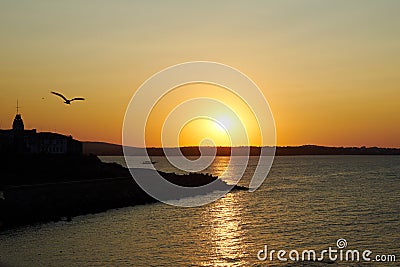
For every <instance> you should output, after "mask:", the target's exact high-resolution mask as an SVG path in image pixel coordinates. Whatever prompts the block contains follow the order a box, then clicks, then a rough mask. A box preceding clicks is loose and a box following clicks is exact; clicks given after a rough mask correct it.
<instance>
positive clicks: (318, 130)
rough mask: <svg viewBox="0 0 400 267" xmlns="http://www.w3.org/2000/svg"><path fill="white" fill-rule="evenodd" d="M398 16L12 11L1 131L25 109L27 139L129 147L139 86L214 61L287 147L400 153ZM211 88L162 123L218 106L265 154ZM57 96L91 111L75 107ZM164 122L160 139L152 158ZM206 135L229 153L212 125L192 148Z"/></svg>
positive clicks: (321, 9)
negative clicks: (244, 83) (256, 92)
mask: <svg viewBox="0 0 400 267" xmlns="http://www.w3.org/2000/svg"><path fill="white" fill-rule="evenodd" d="M399 8H400V2H398V1H389V0H387V1H385V0H384V1H362V3H361V1H330V2H326V1H324V2H321V1H252V2H251V3H246V2H245V1H240V2H236V1H226V2H224V1H217V2H215V1H201V2H198V3H196V2H187V1H168V2H167V1H159V2H157V1H154V2H148V3H146V2H145V1H142V2H134V1H116V2H102V1H64V2H61V1H58V2H55V1H40V2H34V1H2V2H1V3H0V34H1V36H2V37H1V38H2V42H1V43H0V47H1V49H0V62H1V65H0V77H1V79H0V92H1V93H0V128H10V127H11V124H12V120H13V117H14V115H15V105H16V103H15V102H16V100H17V99H19V102H20V105H21V107H22V109H21V113H22V116H23V119H24V122H25V125H26V127H27V128H37V129H38V130H39V131H56V132H60V133H64V134H72V135H73V136H74V137H75V138H77V139H80V140H91V141H107V142H111V143H121V133H122V122H123V118H124V113H125V110H126V107H127V105H128V103H129V100H130V98H131V97H132V96H133V94H134V92H135V90H136V89H137V88H138V87H139V86H140V84H141V83H143V82H144V81H145V80H146V79H147V78H149V77H150V76H151V75H153V74H154V73H156V72H158V71H160V70H162V69H163V68H166V67H168V66H171V65H175V64H178V63H182V62H186V61H195V60H207V61H215V62H220V63H223V64H227V65H230V66H232V67H234V68H237V69H239V70H240V71H242V72H243V73H245V74H246V75H248V76H249V77H250V78H251V79H252V80H253V81H254V82H255V83H256V84H257V85H258V86H259V87H260V89H261V90H262V92H263V94H264V95H265V97H266V98H267V100H268V101H269V104H270V107H271V110H272V112H273V115H274V118H275V122H276V131H277V145H301V144H318V145H330V146H363V145H365V146H381V147H400V138H399V136H400V105H399V104H398V103H399V100H400V89H399V84H400V71H399V70H400V53H399V48H400V18H399V16H398V14H397V13H398V10H399ZM206 87H207V86H205V87H200V86H197V87H193V88H190V86H188V87H187V88H181V89H182V90H181V91H180V93H176V92H175V94H174V93H171V95H169V96H166V98H165V99H163V102H162V105H161V106H160V107H159V108H158V109H157V110H158V112H160V113H159V114H161V115H162V114H164V113H165V112H167V111H168V108H173V106H174V103H176V101H178V100H182V101H184V99H185V98H190V97H194V96H205V95H206V94H208V93H210V94H214V95H213V97H216V98H221V99H223V100H225V101H226V102H228V103H229V104H230V105H232V106H234V107H236V108H238V110H239V111H238V113H240V114H239V115H240V116H241V117H242V120H243V121H244V123H245V124H246V127H248V128H249V129H248V130H249V136H250V137H251V144H258V142H259V141H257V131H255V130H254V122H253V121H252V119H251V116H250V115H249V114H248V113H247V111H246V109H245V108H243V107H241V104H240V103H239V102H238V100H237V99H234V98H233V97H232V96H231V95H228V94H226V92H225V93H223V92H221V91H218V89H215V88H214V89H210V88H208V89H207V88H206ZM185 89H186V91H185ZM52 90H56V91H60V92H63V93H65V94H66V95H67V96H70V97H74V96H83V97H85V98H86V99H87V101H85V102H82V103H73V105H71V106H66V105H64V104H62V102H61V101H60V100H59V99H57V98H56V97H55V96H52V95H50V91H52ZM160 103H161V102H160ZM157 110H155V112H156V111H157ZM161 115H154V114H153V119H152V120H151V121H150V122H149V126H148V127H150V129H153V130H152V131H151V132H150V134H149V135H148V136H146V137H147V139H148V143H149V144H151V145H154V146H157V145H158V144H159V136H158V135H157V133H158V131H157V127H160V125H161V123H162V119H161V118H162V116H161ZM201 125H203V126H201ZM152 127H153V128H152ZM199 127H202V128H204V129H203V131H201V132H199V130H198V128H199ZM200 133H201V134H203V135H211V136H214V138H216V139H218V140H219V141H218V143H219V144H225V143H226V142H227V141H226V140H227V139H226V136H225V137H224V134H223V133H222V134H221V133H219V132H218V128H217V127H215V125H212V123H211V124H210V122H194V123H193V124H192V125H187V127H185V128H184V129H183V130H182V132H181V136H179V141H180V144H181V145H196V144H197V143H198V141H199V140H200V139H201V138H202V136H200Z"/></svg>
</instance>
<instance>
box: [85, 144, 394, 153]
mask: <svg viewBox="0 0 400 267" xmlns="http://www.w3.org/2000/svg"><path fill="white" fill-rule="evenodd" d="M233 149H234V150H235V154H238V155H246V154H247V152H246V150H247V148H245V147H235V148H233ZM167 150H168V151H169V152H170V153H171V154H172V155H178V153H177V150H176V149H174V148H167ZM180 150H181V152H182V154H184V155H185V156H200V151H199V148H198V147H182V148H180ZM260 150H261V148H260V147H250V155H252V156H258V155H259V154H260ZM204 151H205V154H206V155H213V149H212V148H210V147H205V148H204ZM147 152H148V154H149V155H150V156H163V155H164V152H163V149H162V148H148V149H147ZM83 153H84V154H94V155H98V156H122V155H123V152H122V146H121V145H116V144H110V143H102V142H84V143H83ZM128 154H129V155H143V150H142V149H139V148H134V147H130V148H129V149H128ZM217 155H218V156H230V155H231V148H230V147H218V148H217ZM276 155H277V156H299V155H400V149H399V148H379V147H326V146H316V145H303V146H285V147H277V148H276Z"/></svg>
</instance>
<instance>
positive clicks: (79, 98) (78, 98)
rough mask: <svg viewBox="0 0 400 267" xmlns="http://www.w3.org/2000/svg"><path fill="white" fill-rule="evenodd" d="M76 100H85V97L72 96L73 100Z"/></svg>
mask: <svg viewBox="0 0 400 267" xmlns="http://www.w3.org/2000/svg"><path fill="white" fill-rule="evenodd" d="M75 100H85V99H84V98H83V97H75V98H72V99H71V101H75Z"/></svg>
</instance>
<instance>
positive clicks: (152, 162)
mask: <svg viewBox="0 0 400 267" xmlns="http://www.w3.org/2000/svg"><path fill="white" fill-rule="evenodd" d="M156 163H157V161H150V160H145V161H143V162H142V164H156Z"/></svg>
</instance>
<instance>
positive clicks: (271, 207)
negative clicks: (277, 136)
mask: <svg viewBox="0 0 400 267" xmlns="http://www.w3.org/2000/svg"><path fill="white" fill-rule="evenodd" d="M102 160H103V161H116V162H121V163H122V162H123V158H121V157H103V158H102ZM153 160H154V161H157V163H156V165H155V166H156V167H157V168H158V169H161V170H164V171H174V170H173V169H172V168H171V166H170V165H168V164H167V162H166V160H165V159H164V158H161V157H160V158H153ZM135 162H136V164H138V165H141V164H142V159H140V158H138V159H137V160H136V161H135ZM228 162H229V158H226V157H217V158H216V160H215V161H214V163H213V165H212V166H211V167H210V168H208V169H207V170H205V172H208V173H212V174H214V175H220V174H221V173H222V172H223V171H224V170H225V168H226V166H227V163H228ZM256 163H257V158H253V157H252V158H251V160H250V164H249V167H248V170H247V172H246V173H245V176H244V179H243V180H242V181H241V183H243V184H246V183H248V181H249V179H250V175H251V173H252V171H254V166H255V164H256ZM142 167H144V166H142ZM233 171H234V170H233ZM399 193H400V157H398V156H310V157H308V156H297V157H277V158H276V159H275V162H274V164H273V168H272V170H271V172H270V174H269V176H268V178H267V179H266V180H265V182H264V184H263V185H262V186H261V188H260V189H258V190H257V191H255V192H254V193H249V192H234V193H230V194H228V195H226V196H225V197H223V198H221V199H220V200H218V201H216V202H214V203H211V204H209V205H206V206H202V207H198V208H178V207H173V206H168V205H165V204H161V203H158V204H151V205H144V206H136V207H127V208H123V209H119V210H110V211H107V212H104V213H100V214H92V215H86V216H79V217H76V218H73V220H72V222H57V223H47V224H43V225H36V226H26V227H22V228H18V229H13V230H7V231H3V232H1V233H0V262H1V263H2V264H6V266H274V265H285V263H282V262H279V261H274V262H272V263H271V262H269V261H264V262H262V261H260V260H258V259H257V252H258V251H259V250H261V249H263V248H264V245H268V247H269V248H270V249H275V250H279V249H284V250H286V251H288V252H289V251H290V250H292V249H296V250H298V251H300V252H301V251H302V250H304V249H314V250H316V251H321V250H323V249H327V248H328V247H329V246H331V247H332V248H336V241H337V239H339V238H344V239H346V240H347V243H348V247H347V248H346V249H357V250H360V251H363V250H365V249H369V250H371V251H372V252H373V254H372V255H376V254H394V255H396V256H397V264H398V262H399V261H400V194H399ZM286 264H288V263H286ZM341 265H342V266H351V265H350V264H349V263H346V262H344V263H342V264H341ZM391 265H393V266H395V265H396V263H394V264H389V263H372V264H370V265H368V266H391Z"/></svg>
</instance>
